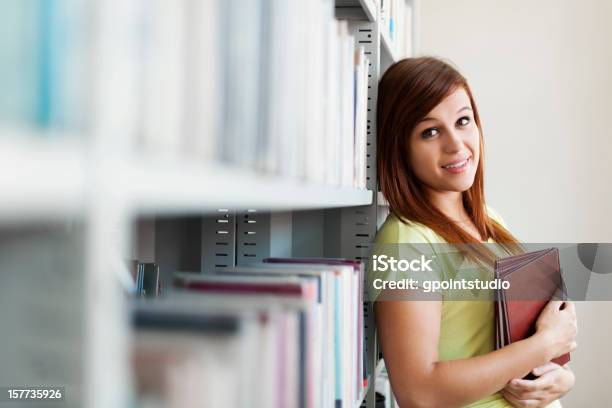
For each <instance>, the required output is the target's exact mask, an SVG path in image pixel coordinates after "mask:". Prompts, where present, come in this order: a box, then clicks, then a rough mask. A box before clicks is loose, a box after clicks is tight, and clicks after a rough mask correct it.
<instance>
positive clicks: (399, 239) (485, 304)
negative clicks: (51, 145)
mask: <svg viewBox="0 0 612 408" xmlns="http://www.w3.org/2000/svg"><path fill="white" fill-rule="evenodd" d="M488 213H489V216H490V217H491V218H493V219H494V220H496V221H497V222H499V223H500V224H502V225H503V226H504V227H506V224H505V223H504V222H503V220H502V219H501V217H499V215H498V214H497V213H495V212H494V211H493V210H492V209H490V208H488ZM488 242H489V243H494V242H493V241H492V240H489V241H488ZM445 243H446V242H445V241H444V240H443V239H442V237H440V236H439V235H438V234H436V233H435V232H434V231H433V230H432V229H430V228H429V227H426V226H425V225H422V224H419V223H410V224H405V223H403V222H401V221H400V220H399V219H398V218H397V217H396V216H394V215H393V214H391V215H389V216H388V217H387V219H386V221H385V223H384V224H383V225H382V227H381V228H380V230H379V231H378V234H377V235H376V240H375V244H376V245H385V244H419V245H420V246H419V247H418V248H419V249H414V251H415V252H419V251H420V248H422V247H423V245H425V244H445ZM404 246H405V245H402V247H404ZM432 248H433V249H432V250H433V252H435V251H436V249H435V245H433V246H432ZM375 276H376V277H380V275H378V274H377V275H375ZM373 277H374V276H373V274H372V272H368V288H370V289H371V288H372V285H373V283H372V278H373ZM375 296H376V294H374V296H373V297H372V298H371V299H373V300H374V299H375ZM443 299H444V298H443ZM494 339H495V317H494V302H492V301H490V300H483V301H478V300H456V301H446V300H442V316H441V323H440V338H439V344H438V358H439V360H440V361H448V360H456V359H463V358H471V357H475V356H478V355H482V354H487V353H490V352H492V351H494V349H495V344H494V342H495V340H494ZM467 407H469V408H512V405H510V404H509V403H508V402H507V401H506V400H505V399H504V398H503V397H502V396H501V394H499V393H496V394H493V395H491V396H489V397H486V398H483V399H481V400H479V401H476V402H474V403H472V404H469V405H467V406H466V408H467ZM559 407H561V404H560V402H559V401H554V402H552V403H551V404H549V405H548V407H547V408H559Z"/></svg>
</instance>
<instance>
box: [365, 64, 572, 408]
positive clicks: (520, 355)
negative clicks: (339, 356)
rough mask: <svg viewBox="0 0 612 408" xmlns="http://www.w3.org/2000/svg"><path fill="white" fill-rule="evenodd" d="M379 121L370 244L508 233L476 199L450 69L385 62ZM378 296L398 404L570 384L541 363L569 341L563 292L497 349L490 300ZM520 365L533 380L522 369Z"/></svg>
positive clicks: (476, 138)
mask: <svg viewBox="0 0 612 408" xmlns="http://www.w3.org/2000/svg"><path fill="white" fill-rule="evenodd" d="M377 125H378V129H377V131H378V140H377V155H378V166H377V167H378V178H379V182H380V187H381V190H382V193H383V194H384V196H385V198H386V199H387V201H388V202H389V207H390V210H391V214H390V215H389V217H388V218H387V220H386V221H385V223H384V225H383V226H382V228H381V230H380V231H379V233H378V235H377V238H376V242H377V244H405V243H421V244H437V243H451V244H457V243H483V242H488V243H495V244H499V245H500V246H501V247H504V248H509V247H510V246H511V245H512V244H516V243H517V241H516V239H515V238H514V237H513V236H512V234H511V233H510V232H509V231H508V230H507V228H506V225H505V224H504V222H503V220H502V219H501V218H500V217H499V216H497V215H496V214H495V213H494V212H493V211H492V210H491V209H489V208H488V207H487V206H486V205H485V198H484V182H483V176H484V175H483V172H484V170H483V169H484V165H483V138H482V128H481V125H480V119H479V116H478V110H477V109H476V104H475V103H474V98H473V97H472V93H471V91H470V88H469V86H468V83H467V81H466V80H465V78H464V77H463V76H462V75H461V74H459V73H458V72H457V71H456V70H455V69H454V68H453V67H451V66H450V65H448V64H447V63H445V62H443V61H440V60H438V59H435V58H409V59H405V60H402V61H400V62H398V63H396V64H395V65H393V66H392V67H391V68H389V69H388V70H387V71H386V73H385V74H384V76H383V78H382V80H381V82H380V84H379V94H378V112H377ZM370 286H371V283H370ZM396 291H397V289H396ZM384 292H393V291H392V290H390V289H383V290H382V294H384ZM387 298H388V299H391V298H392V297H387ZM377 299H378V300H377V301H376V302H375V306H374V307H375V315H376V321H377V325H378V333H379V338H380V342H381V347H382V352H383V355H384V359H385V364H386V367H387V370H388V373H389V378H390V381H391V386H392V388H393V392H394V394H395V396H396V399H397V401H398V403H399V405H400V406H401V407H444V408H449V407H464V406H468V407H478V408H501V407H545V406H547V407H560V403H559V401H558V398H560V397H561V396H562V395H564V394H565V393H566V392H567V391H569V389H570V388H571V387H572V386H573V384H574V375H573V373H572V372H571V371H570V369H569V368H568V367H561V366H559V365H556V364H554V363H550V360H552V359H554V358H556V357H558V356H561V355H563V354H565V353H567V352H570V351H573V350H575V348H576V343H575V336H576V333H577V326H576V315H575V310H574V306H573V304H572V303H570V302H559V301H551V302H549V304H548V305H547V306H546V308H545V309H544V311H543V312H542V314H541V315H540V317H539V319H538V321H537V324H536V333H535V334H534V335H533V336H531V337H529V338H527V339H525V340H522V341H519V342H515V343H513V344H511V345H509V346H506V347H504V348H502V349H499V350H495V347H494V330H495V322H494V309H493V307H494V303H493V302H492V301H448V300H445V298H444V296H443V295H441V294H439V293H438V294H435V295H434V296H433V299H431V300H408V301H407V300H385V301H382V300H381V299H383V298H381V297H379V298H377ZM396 299H397V298H396ZM374 300H376V299H374ZM529 373H531V374H532V375H534V376H536V377H537V378H535V379H533V380H527V379H523V378H524V377H525V376H526V375H527V374H529Z"/></svg>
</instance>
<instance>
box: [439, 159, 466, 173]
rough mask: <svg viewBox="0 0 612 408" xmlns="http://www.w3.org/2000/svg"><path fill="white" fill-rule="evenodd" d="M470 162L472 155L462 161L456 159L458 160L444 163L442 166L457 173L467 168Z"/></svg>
mask: <svg viewBox="0 0 612 408" xmlns="http://www.w3.org/2000/svg"><path fill="white" fill-rule="evenodd" d="M471 162H472V156H470V157H468V158H467V159H465V160H462V161H458V162H454V163H450V164H446V165H444V166H442V168H443V169H444V170H446V171H448V172H450V173H453V174H457V173H463V172H464V171H466V170H467V168H468V166H469V164H470V163H471Z"/></svg>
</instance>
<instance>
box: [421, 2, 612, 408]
mask: <svg viewBox="0 0 612 408" xmlns="http://www.w3.org/2000/svg"><path fill="white" fill-rule="evenodd" d="M420 22H421V44H420V45H421V54H426V55H436V56H441V57H445V58H448V59H450V60H451V61H453V62H454V63H455V64H456V65H457V66H458V67H459V69H460V70H461V71H462V72H463V73H464V75H465V76H466V77H467V78H468V80H469V81H470V84H471V86H472V87H473V91H474V93H475V97H476V100H477V103H478V107H479V110H480V113H481V117H482V120H483V129H484V132H485V145H486V160H487V161H486V188H487V197H488V202H489V204H490V205H492V206H493V207H494V208H496V209H497V210H498V211H499V212H500V213H501V214H502V216H504V218H505V219H506V221H507V222H508V223H509V224H510V226H511V227H512V231H513V232H514V233H515V234H516V235H517V236H518V237H519V238H520V239H522V240H523V241H527V242H589V241H590V242H612V216H611V215H610V209H612V158H611V155H612V1H609V0H588V1H568V0H536V1H534V0H531V1H525V0H523V1H520V0H515V1H503V2H502V1H490V0H463V1H460V0H423V1H422V2H421V14H420ZM578 313H579V319H580V321H579V324H580V333H579V339H578V344H579V350H578V351H576V353H574V356H573V360H574V361H573V362H572V367H573V369H574V371H575V372H576V376H577V384H576V387H575V389H574V390H573V391H572V392H571V393H570V394H569V395H568V396H567V397H566V398H565V399H564V405H565V406H566V407H599V406H602V407H603V406H612V395H611V393H612V350H611V347H610V343H611V340H612V302H589V303H579V304H578Z"/></svg>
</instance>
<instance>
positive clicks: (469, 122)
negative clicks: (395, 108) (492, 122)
mask: <svg viewBox="0 0 612 408" xmlns="http://www.w3.org/2000/svg"><path fill="white" fill-rule="evenodd" d="M479 138H480V133H479V130H478V126H477V125H476V123H475V122H474V115H473V112H472V105H471V103H470V98H469V96H468V94H467V93H466V92H465V90H464V89H463V88H462V87H461V88H458V89H457V90H456V91H454V92H453V93H451V94H450V95H449V96H447V97H446V99H444V100H443V101H442V102H440V103H439V104H438V105H437V106H436V107H435V108H434V109H432V110H431V112H429V113H428V114H427V115H426V116H425V118H424V119H422V120H421V121H420V122H418V123H417V125H416V127H415V128H414V130H413V131H412V134H411V135H410V163H411V165H412V170H413V171H414V173H415V175H416V177H417V178H418V179H419V180H420V181H421V182H422V183H424V184H425V186H426V187H428V188H430V189H433V190H436V191H439V192H446V191H454V192H462V191H465V190H467V189H469V188H470V187H471V186H472V184H473V183H474V176H475V174H476V167H477V164H478V160H479V159H480V143H479V141H480V139H479Z"/></svg>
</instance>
